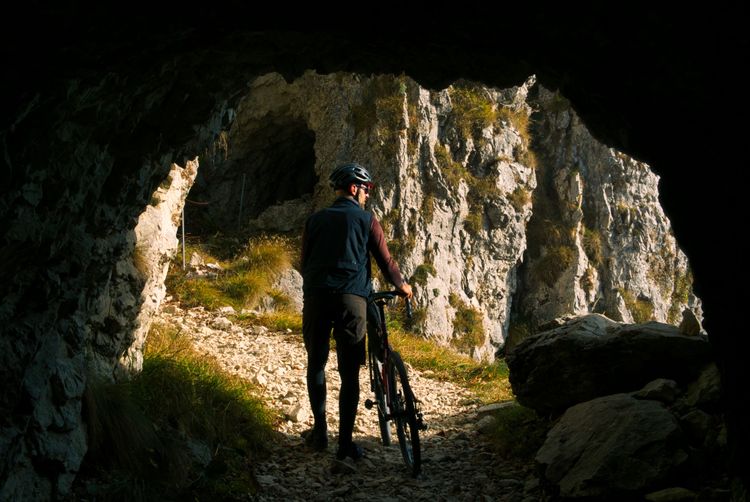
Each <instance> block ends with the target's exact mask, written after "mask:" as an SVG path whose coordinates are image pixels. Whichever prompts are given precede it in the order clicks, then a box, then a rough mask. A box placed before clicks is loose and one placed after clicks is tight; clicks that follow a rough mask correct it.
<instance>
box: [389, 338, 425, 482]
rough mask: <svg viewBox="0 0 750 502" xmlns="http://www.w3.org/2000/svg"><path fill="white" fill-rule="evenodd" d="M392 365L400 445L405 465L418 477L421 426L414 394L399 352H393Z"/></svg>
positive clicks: (392, 389)
mask: <svg viewBox="0 0 750 502" xmlns="http://www.w3.org/2000/svg"><path fill="white" fill-rule="evenodd" d="M390 363H391V364H392V369H393V370H394V378H393V385H392V387H391V389H390V391H391V402H392V403H393V404H392V406H393V408H394V410H392V413H393V415H394V417H395V420H396V434H397V436H398V443H399V446H400V447H401V455H402V456H403V457H404V463H405V464H406V466H407V467H408V468H409V469H410V470H411V473H412V475H413V476H417V475H418V474H419V471H420V470H421V468H422V450H421V449H420V446H419V424H418V422H417V412H416V405H415V404H414V394H413V393H412V391H411V386H410V385H409V377H408V375H407V374H406V366H404V362H403V361H402V360H401V355H400V354H399V353H398V352H391V354H390Z"/></svg>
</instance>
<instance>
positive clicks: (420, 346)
mask: <svg viewBox="0 0 750 502" xmlns="http://www.w3.org/2000/svg"><path fill="white" fill-rule="evenodd" d="M388 336H389V338H390V340H391V342H392V344H393V346H394V348H395V349H396V350H397V351H398V352H399V353H400V354H401V356H402V357H403V358H404V360H405V361H408V363H409V364H410V365H412V366H414V367H415V368H417V369H418V370H422V371H424V370H430V371H431V372H432V374H431V375H430V378H434V379H436V380H448V381H451V382H454V383H456V384H457V385H461V386H462V387H464V388H466V389H468V390H471V391H472V392H474V393H476V395H477V400H478V401H479V402H480V403H483V404H487V403H495V402H499V401H508V400H510V399H513V393H512V391H511V388H510V383H509V382H508V367H507V365H506V364H505V361H502V360H498V361H495V362H494V363H492V364H489V365H488V364H484V363H479V362H476V361H474V360H473V359H471V358H470V357H468V356H466V355H463V354H458V353H456V352H454V351H453V350H450V349H448V348H446V347H441V346H439V345H437V344H436V343H435V342H433V341H430V340H426V339H424V338H422V337H419V336H415V335H412V334H409V333H406V332H404V331H402V330H399V329H391V328H389V331H388Z"/></svg>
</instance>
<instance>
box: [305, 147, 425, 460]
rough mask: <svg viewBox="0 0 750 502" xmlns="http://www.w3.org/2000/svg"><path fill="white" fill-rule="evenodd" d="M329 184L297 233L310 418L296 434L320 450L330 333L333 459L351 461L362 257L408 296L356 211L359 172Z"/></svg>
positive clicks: (361, 331)
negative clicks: (335, 404)
mask: <svg viewBox="0 0 750 502" xmlns="http://www.w3.org/2000/svg"><path fill="white" fill-rule="evenodd" d="M329 181H330V184H331V187H332V188H333V189H334V190H335V192H336V195H337V198H336V200H335V201H334V202H333V204H332V205H331V206H330V207H328V208H325V209H322V210H320V211H318V212H316V213H314V214H313V215H311V216H310V217H309V218H308V219H307V221H306V223H305V229H304V233H303V236H302V258H301V265H302V277H303V288H302V289H303V293H304V307H303V311H302V331H303V337H304V340H305V348H306V349H307V390H308V394H309V398H310V406H311V408H312V412H313V417H314V419H315V425H314V427H313V429H312V430H310V431H306V433H305V434H303V435H304V436H305V439H306V444H308V445H309V446H311V447H312V448H313V449H314V450H316V451H323V450H325V449H326V448H327V447H328V427H327V421H326V406H325V403H326V379H325V367H326V362H327V361H328V352H329V338H330V334H331V329H333V336H334V339H335V340H336V354H337V356H338V371H339V375H340V376H341V391H340V394H339V439H338V450H337V452H336V458H337V459H339V460H343V459H345V458H346V457H350V458H352V459H354V460H357V459H359V458H361V457H362V456H363V451H362V448H361V447H360V446H359V445H357V444H356V443H354V442H353V441H352V432H353V429H354V419H355V417H356V415H357V406H358V404H359V367H360V365H363V364H364V363H365V344H364V335H365V328H366V310H367V296H368V294H369V293H370V291H371V288H372V286H371V277H370V255H372V256H373V257H374V258H375V261H376V263H377V264H378V267H379V268H380V270H381V271H382V272H383V275H384V277H385V278H386V280H388V281H389V282H390V283H392V284H393V285H394V286H395V287H396V289H397V290H399V291H401V292H402V293H403V294H404V295H405V296H407V297H411V296H412V290H411V286H410V285H409V284H408V283H407V282H406V281H405V280H404V279H403V277H402V275H401V271H400V270H399V267H398V264H397V263H396V262H395V261H394V260H393V259H392V258H391V254H390V252H389V251H388V246H387V244H386V241H385V236H384V234H383V228H382V227H381V225H380V223H379V222H378V220H377V218H375V216H374V215H373V214H372V213H369V212H367V211H365V210H364V207H365V203H366V202H367V199H368V198H369V194H370V190H372V188H373V186H374V184H373V182H372V177H371V176H370V173H369V172H368V171H367V169H365V168H364V167H363V166H361V165H360V164H357V163H356V162H352V163H347V164H343V165H340V166H338V167H337V168H336V169H335V170H334V171H333V173H332V174H331V175H330V177H329Z"/></svg>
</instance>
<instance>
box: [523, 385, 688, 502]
mask: <svg viewBox="0 0 750 502" xmlns="http://www.w3.org/2000/svg"><path fill="white" fill-rule="evenodd" d="M686 450H687V445H686V444H685V442H684V439H683V437H682V432H681V430H680V427H679V425H678V424H677V421H676V420H675V419H674V417H673V416H672V415H671V414H670V413H669V412H668V411H667V410H666V409H665V408H664V407H663V406H662V405H660V404H659V403H657V402H655V401H646V400H637V399H634V398H632V397H630V396H628V395H626V394H615V395H611V396H605V397H601V398H597V399H594V400H592V401H587V402H585V403H581V404H578V405H576V406H573V407H572V408H570V409H568V410H567V411H566V412H565V414H564V415H563V416H562V418H560V421H559V422H558V423H557V424H556V425H555V426H554V427H553V428H552V430H551V431H550V432H549V434H548V435H547V439H546V441H545V442H544V445H543V446H542V448H541V449H540V450H539V452H538V453H537V455H536V461H537V462H538V463H539V465H540V466H541V469H542V471H543V476H544V478H545V480H546V481H547V482H548V483H552V484H554V485H555V486H557V488H558V489H559V494H560V496H561V497H564V498H568V497H569V498H591V499H598V500H614V499H618V500H619V499H623V498H627V497H628V496H630V497H633V496H634V495H635V494H637V493H638V492H640V491H642V490H644V489H648V488H649V487H651V486H654V485H658V483H660V482H663V481H665V480H667V479H669V477H670V476H672V475H673V474H674V473H675V472H676V471H677V470H678V469H679V467H680V466H681V465H682V464H683V463H684V462H685V461H686V460H687V459H688V454H687V451H686Z"/></svg>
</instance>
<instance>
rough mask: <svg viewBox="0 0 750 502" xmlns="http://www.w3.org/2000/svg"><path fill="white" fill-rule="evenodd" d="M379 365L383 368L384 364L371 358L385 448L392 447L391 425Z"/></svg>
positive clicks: (379, 423) (379, 421) (381, 436)
mask: <svg viewBox="0 0 750 502" xmlns="http://www.w3.org/2000/svg"><path fill="white" fill-rule="evenodd" d="M378 364H381V366H382V363H379V362H378V359H377V358H376V357H375V356H371V357H370V365H371V367H372V371H373V374H374V375H375V378H374V380H373V382H374V385H373V387H374V388H373V391H374V392H375V402H376V404H377V409H378V425H380V438H381V439H382V440H383V446H390V445H391V425H390V423H389V421H388V419H387V418H386V415H387V410H386V408H385V406H386V404H385V403H386V401H385V389H384V388H383V380H382V374H380V371H382V367H381V368H379V367H378ZM386 378H388V377H386Z"/></svg>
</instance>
